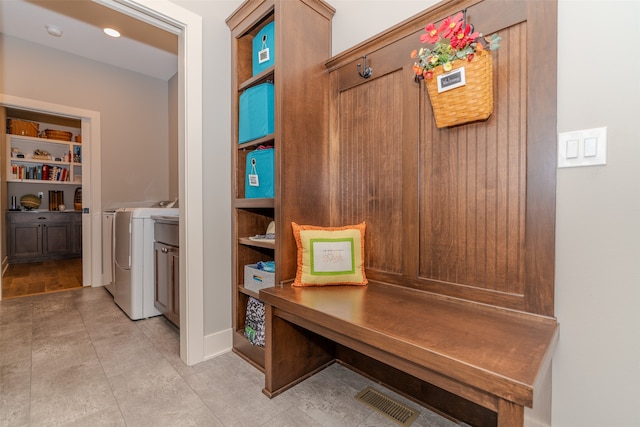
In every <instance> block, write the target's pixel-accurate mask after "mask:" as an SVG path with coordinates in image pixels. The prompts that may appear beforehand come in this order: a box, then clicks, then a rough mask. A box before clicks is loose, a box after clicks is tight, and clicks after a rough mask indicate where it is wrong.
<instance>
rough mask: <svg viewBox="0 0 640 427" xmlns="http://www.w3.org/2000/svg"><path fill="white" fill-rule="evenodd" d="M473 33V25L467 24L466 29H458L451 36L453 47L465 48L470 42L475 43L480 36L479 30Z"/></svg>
mask: <svg viewBox="0 0 640 427" xmlns="http://www.w3.org/2000/svg"><path fill="white" fill-rule="evenodd" d="M469 33H471V25H470V24H467V26H466V27H465V29H464V31H458V32H457V33H455V34H454V36H453V37H451V47H453V48H454V49H464V48H465V47H467V45H469V44H470V43H473V42H474V41H476V39H477V38H478V36H479V34H478V33H477V32H474V33H473V34H469Z"/></svg>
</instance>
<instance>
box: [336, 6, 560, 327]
mask: <svg viewBox="0 0 640 427" xmlns="http://www.w3.org/2000/svg"><path fill="white" fill-rule="evenodd" d="M464 7H468V18H469V19H470V21H471V22H472V23H474V25H475V26H476V29H477V30H480V31H484V32H485V34H491V33H493V32H496V31H497V32H498V33H499V35H500V36H501V37H502V43H501V47H500V49H499V50H498V51H495V52H493V59H494V60H493V69H494V113H493V114H492V116H491V117H490V118H489V119H488V120H486V121H483V122H475V123H470V124H465V125H460V126H454V127H450V128H443V129H438V128H437V127H436V126H435V121H434V120H433V112H432V110H431V106H430V103H429V98H428V94H427V92H426V89H425V87H424V85H423V84H417V83H415V82H413V80H412V75H413V72H412V70H411V66H412V64H413V60H411V59H410V57H409V54H410V52H411V50H413V49H415V48H417V47H419V45H420V42H419V35H420V34H421V32H422V31H423V28H424V26H425V25H426V24H427V23H429V22H433V21H439V20H440V19H442V18H444V17H446V16H448V15H451V14H453V13H455V12H457V11H458V10H461V9H462V8H464ZM556 8H557V5H556V4H555V2H553V1H551V2H534V1H530V2H504V1H498V0H496V1H492V0H485V1H480V2H478V1H455V0H454V1H450V2H443V3H440V4H438V5H436V6H434V7H433V8H430V9H428V10H427V11H425V12H424V13H423V14H420V15H418V16H416V17H414V18H411V19H409V20H407V21H405V22H404V23H401V24H399V25H398V26H396V27H393V28H392V29H390V30H389V31H388V32H387V33H384V34H382V35H381V36H379V37H375V38H372V39H371V40H369V41H367V42H364V43H363V44H361V45H358V46H356V47H354V48H353V49H351V50H350V51H347V52H345V53H344V54H342V55H341V56H339V57H334V58H333V59H332V60H330V61H329V63H328V64H327V65H328V67H329V69H330V74H331V78H330V81H331V94H332V101H331V105H332V112H331V143H330V146H331V150H330V152H331V168H332V169H331V175H332V197H331V207H332V210H331V212H332V215H331V222H332V224H334V225H345V224H351V223H357V222H360V221H366V222H367V235H366V254H365V260H366V267H367V275H368V277H370V278H372V279H377V280H383V281H387V282H390V283H395V284H400V285H403V286H410V287H415V288H420V289H425V290H429V291H433V292H437V293H441V294H444V295H449V296H455V297H462V298H466V299H469V300H473V301H477V302H483V303H489V304H494V305H499V306H503V307H508V308H514V309H519V310H525V311H529V312H533V313H538V314H543V315H549V316H551V315H553V258H554V241H555V230H554V227H553V222H552V218H553V215H552V214H553V213H554V212H555V162H556V157H555V135H556V122H555V114H554V112H555V110H556V97H555V86H556V83H555V82H556V67H555V63H556V51H555V49H554V48H549V46H554V45H555V39H556ZM543 16H546V18H543ZM531 34H536V37H535V39H534V38H532V37H531ZM540 37H542V38H543V39H545V40H543V41H540V40H539V38H540ZM536 43H543V45H544V46H545V47H547V48H548V50H547V51H540V50H539V49H536V48H535V44H536ZM530 52H535V54H536V55H538V56H536V57H535V58H533V57H529V56H528V55H531V53H530ZM364 55H367V62H368V64H370V65H371V66H372V68H373V70H374V75H373V77H372V78H370V79H367V80H365V79H362V78H360V77H359V76H358V75H357V70H356V66H357V64H358V63H361V62H362V59H361V57H362V56H364ZM540 62H543V63H545V64H546V65H545V67H540V68H538V67H536V68H535V72H532V66H533V65H532V64H534V65H535V64H539V63H540ZM540 73H542V74H543V75H542V76H541V75H540ZM541 80H542V81H544V82H545V87H544V90H540V88H539V86H537V85H539V83H540V81H541ZM534 122H535V123H536V127H535V129H532V127H531V124H532V123H534ZM540 124H542V126H541V125H540ZM534 194H535V199H536V202H535V203H531V201H532V195H534ZM541 211H542V212H544V215H540V214H539V212H541Z"/></svg>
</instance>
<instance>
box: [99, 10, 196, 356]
mask: <svg viewBox="0 0 640 427" xmlns="http://www.w3.org/2000/svg"><path fill="white" fill-rule="evenodd" d="M92 1H94V2H96V3H99V4H102V5H104V6H107V7H110V8H112V9H114V10H116V11H119V12H121V13H124V14H126V15H129V16H132V17H134V18H136V19H138V20H140V21H143V22H146V23H148V24H151V25H154V26H156V27H159V28H162V29H164V30H166V31H169V32H172V33H174V34H176V35H177V36H178V179H179V185H178V195H179V197H180V229H179V230H180V254H181V256H180V357H181V358H182V360H183V361H184V362H185V363H186V364H187V365H194V364H196V363H198V362H201V361H203V360H204V357H205V354H204V338H205V337H204V255H203V247H204V237H203V230H204V220H203V198H202V194H203V166H202V147H203V145H202V17H201V16H200V15H197V14H195V13H193V12H191V11H189V10H187V9H184V8H182V7H180V6H178V5H176V4H174V3H171V2H170V1H168V0H161V1H158V0H136V1H133V0H92Z"/></svg>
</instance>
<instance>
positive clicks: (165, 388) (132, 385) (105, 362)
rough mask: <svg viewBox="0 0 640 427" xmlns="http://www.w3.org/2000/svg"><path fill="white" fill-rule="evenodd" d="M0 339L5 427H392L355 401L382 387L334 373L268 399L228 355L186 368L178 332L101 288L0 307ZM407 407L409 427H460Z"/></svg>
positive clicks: (250, 372)
mask: <svg viewBox="0 0 640 427" xmlns="http://www.w3.org/2000/svg"><path fill="white" fill-rule="evenodd" d="M0 332H2V333H1V334H0V344H1V345H0V387H1V388H0V426H2V427H4V426H19V427H22V426H34V427H35V426H47V427H49V426H65V427H67V426H78V427H84V426H128V427H144V426H153V427H163V426H170V427H174V426H203V427H218V426H221V427H222V426H224V427H232V426H238V427H245V426H250V427H254V426H265V427H275V426H278V427H281V426H285V427H286V426H291V427H297V426H305V427H307V426H309V427H319V426H323V427H335V426H345V427H374V426H375V427H380V426H394V427H395V426H396V425H397V424H396V423H394V422H393V421H391V420H388V419H387V418H385V417H383V416H381V415H379V414H377V413H375V412H374V411H373V410H372V409H370V408H368V407H367V406H365V405H363V404H361V403H360V402H358V401H356V400H355V398H354V397H355V394H356V393H357V392H358V391H360V390H361V389H363V388H364V387H366V386H367V385H371V386H375V387H379V386H378V385H376V384H374V383H372V382H371V381H369V380H368V379H366V378H364V377H362V376H360V375H358V374H356V373H355V372H353V371H350V370H349V369H347V368H345V367H343V366H340V365H337V364H334V365H332V366H330V367H328V368H327V369H325V370H324V371H322V372H319V373H318V374H316V375H314V376H312V377H311V378H308V379H307V380H306V381H303V382H302V383H300V384H298V385H297V386H295V387H293V388H292V389H291V390H288V391H286V392H285V393H283V394H281V395H279V396H277V397H276V398H274V399H269V398H267V397H266V396H265V395H264V394H263V393H262V388H263V386H264V375H263V374H262V373H261V372H260V371H258V370H257V369H255V368H254V367H253V366H251V365H250V364H248V363H246V362H245V361H244V360H243V359H241V358H240V357H239V356H237V355H236V354H234V353H232V352H229V353H226V354H223V355H220V356H218V357H216V358H214V359H211V360H207V361H204V362H202V363H199V364H197V365H195V366H187V365H185V364H184V362H183V361H182V359H180V357H179V354H178V352H179V341H180V340H179V331H178V329H177V328H175V327H174V326H173V325H171V324H170V323H169V322H168V321H167V320H166V319H164V318H163V317H161V316H159V317H154V318H151V319H145V320H139V321H132V320H130V319H129V318H128V317H127V316H126V315H125V314H124V313H123V312H122V311H121V310H120V309H119V308H118V307H117V306H116V305H115V304H114V302H113V297H111V295H110V294H108V293H107V292H106V291H105V290H104V289H100V288H84V289H77V290H70V291H64V292H58V293H54V294H43V295H36V296H31V297H22V298H15V299H10V300H3V301H0ZM386 392H387V393H389V394H390V395H391V396H392V397H395V398H398V399H399V400H400V399H403V398H401V397H400V396H397V395H394V394H393V393H391V392H390V391H388V390H387V391H386ZM405 402H408V403H409V404H410V406H412V407H415V408H417V409H419V410H420V411H421V415H420V417H419V418H418V419H417V420H416V421H415V422H414V426H415V427H451V426H455V425H457V424H455V423H452V422H451V421H449V420H447V419H445V418H443V417H440V416H438V415H437V414H434V413H433V412H430V411H428V410H426V409H425V408H422V407H419V406H418V405H415V404H413V403H412V402H409V401H408V400H406V399H405Z"/></svg>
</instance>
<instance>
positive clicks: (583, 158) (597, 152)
mask: <svg viewBox="0 0 640 427" xmlns="http://www.w3.org/2000/svg"><path fill="white" fill-rule="evenodd" d="M576 142H577V152H576ZM606 164H607V128H606V127H601V128H594V129H584V130H578V131H573V132H563V133H560V134H559V135H558V167H559V168H569V167H576V166H596V165H606Z"/></svg>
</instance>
